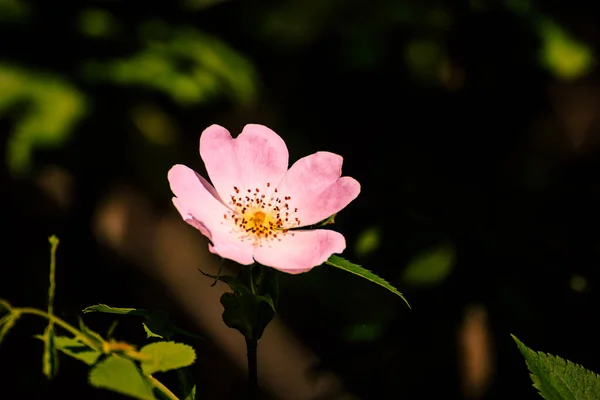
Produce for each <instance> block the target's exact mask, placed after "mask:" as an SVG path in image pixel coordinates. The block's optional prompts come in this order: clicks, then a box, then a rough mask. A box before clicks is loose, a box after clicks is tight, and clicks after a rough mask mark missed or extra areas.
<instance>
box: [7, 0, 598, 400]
mask: <svg viewBox="0 0 600 400" xmlns="http://www.w3.org/2000/svg"><path fill="white" fill-rule="evenodd" d="M565 4H566V3H565V2H562V1H548V0H546V1H543V2H542V1H531V0H506V1H491V0H471V1H466V0H465V1H446V2H440V1H423V0H418V1H417V0H414V1H393V0H382V1H378V2H342V1H321V0H307V1H302V2H298V1H277V2H276V1H263V2H257V1H234V0H230V1H218V0H212V1H211V0H179V1H173V2H158V1H156V2H144V3H141V2H134V1H121V0H105V1H88V2H79V3H77V4H73V5H70V4H61V5H57V4H56V3H55V2H46V1H41V0H35V1H29V2H26V1H21V0H0V35H1V37H2V38H3V40H1V41H0V137H1V139H2V140H1V141H0V158H1V159H0V161H1V167H0V168H1V169H0V179H1V182H0V185H1V186H0V187H1V188H2V189H1V193H2V196H1V203H0V205H1V207H0V222H1V224H2V228H3V231H4V235H3V239H2V241H1V247H0V251H1V253H0V255H1V259H2V262H1V264H0V265H1V268H2V270H1V271H2V275H1V276H0V297H2V298H6V299H7V300H9V301H10V302H11V303H12V304H14V305H16V306H21V305H22V306H36V307H40V308H45V301H46V293H47V271H48V261H49V252H48V243H47V237H48V236H50V235H52V234H56V235H58V236H59V237H60V239H61V245H60V246H59V250H58V259H57V262H58V264H57V268H58V269H57V295H56V301H55V312H56V313H57V314H58V315H59V316H60V317H62V318H65V319H67V320H69V321H71V322H75V321H76V318H77V315H78V314H79V313H80V311H81V309H83V308H84V307H86V306H89V305H91V304H96V303H106V304H110V305H113V306H117V307H140V308H148V309H164V310H166V311H168V312H169V313H170V314H171V316H172V318H173V319H174V320H175V321H176V323H177V324H178V325H180V326H182V327H184V328H185V329H187V330H189V331H193V332H197V333H198V334H200V335H202V336H203V337H204V340H197V341H195V342H193V343H192V344H193V346H194V348H195V349H196V352H197V355H198V361H197V363H196V365H195V367H194V371H195V376H196V378H197V384H198V398H204V399H213V398H214V399H237V398H243V396H244V393H245V392H244V390H245V372H244V368H245V358H244V349H243V341H242V337H241V336H240V335H239V334H238V333H237V332H235V331H233V330H230V329H228V328H226V327H225V326H224V325H223V323H222V321H221V320H220V313H221V312H222V308H221V305H220V303H219V301H218V299H219V296H220V294H221V293H223V291H224V290H225V288H224V287H221V285H217V286H215V287H210V284H211V283H212V282H211V280H209V279H207V278H204V277H202V276H201V275H200V273H198V272H197V270H196V268H198V267H200V268H202V269H203V270H206V271H216V268H217V267H218V262H219V260H218V259H217V258H216V257H214V256H212V255H210V254H209V253H208V252H207V242H206V240H205V239H204V238H203V237H202V236H201V235H200V233H199V232H197V231H195V230H194V229H193V228H191V227H189V226H188V225H187V224H185V223H184V222H183V221H181V219H180V218H179V216H178V215H177V213H176V211H175V209H174V207H173V206H172V204H171V200H170V199H171V196H172V195H171V192H170V189H169V186H168V182H167V180H166V174H167V171H168V169H169V168H170V167H171V166H172V165H173V164H176V163H182V164H186V165H188V166H190V167H192V168H194V169H196V170H197V171H199V172H201V173H205V171H204V170H203V164H202V162H201V160H200V157H199V155H198V139H199V135H200V133H201V132H202V130H203V129H204V128H205V127H207V126H209V125H210V124H213V123H217V124H220V125H223V126H225V127H226V128H228V129H229V130H230V132H231V133H232V134H233V135H237V134H238V133H239V132H241V130H242V128H243V126H244V125H245V124H246V123H261V124H264V125H267V126H269V127H270V128H272V129H273V130H275V131H276V132H277V133H279V134H280V135H281V136H282V137H283V138H284V140H286V143H287V144H288V147H289V150H290V161H291V162H293V161H295V160H297V159H298V158H300V157H302V156H305V155H307V154H310V153H312V152H315V151H318V150H327V151H331V152H335V153H338V154H341V155H342V156H343V157H344V166H343V172H344V175H349V176H352V177H354V178H356V179H357V180H358V181H359V182H360V183H361V185H362V192H361V194H360V196H359V197H358V198H357V199H356V200H355V201H354V202H353V203H351V205H350V206H348V207H347V208H346V209H345V210H344V211H343V212H341V213H340V214H339V215H338V216H337V217H336V224H335V225H334V228H335V229H336V230H338V231H340V232H342V233H343V234H344V235H345V236H346V239H347V243H348V247H347V249H346V251H345V253H344V256H345V257H347V258H349V259H350V260H351V261H354V262H356V263H359V264H361V265H363V266H365V267H366V268H368V269H371V270H373V271H374V272H376V273H377V274H378V275H380V276H382V277H384V278H386V279H387V280H389V281H390V282H391V283H392V284H394V285H395V286H396V287H398V288H399V290H400V291H402V292H403V293H404V294H405V295H406V296H407V298H408V300H409V301H410V303H411V305H412V310H408V309H407V307H406V306H405V304H404V303H403V302H402V301H401V300H400V299H399V298H397V297H395V296H394V295H392V294H390V293H388V292H386V291H385V290H384V289H382V288H380V287H378V286H376V285H373V284H371V283H369V282H367V281H363V280H361V279H359V278H357V277H355V276H353V275H350V274H346V273H343V272H341V271H339V270H333V269H331V268H329V267H326V266H321V267H318V268H315V269H314V270H313V271H311V272H310V273H308V274H302V275H299V276H282V277H281V278H282V279H281V291H282V303H281V306H280V312H279V316H278V319H277V320H276V321H274V322H273V324H272V325H270V326H269V327H268V328H267V330H266V333H265V337H264V338H263V339H262V340H261V342H260V345H259V374H260V375H261V379H262V382H261V384H262V388H263V390H264V395H265V398H273V399H284V400H286V399H350V398H352V399H388V398H389V399H398V398H406V399H414V398H430V397H431V398H436V397H441V396H443V397H444V398H456V399H505V398H507V397H510V396H520V397H523V398H531V399H535V398H538V395H537V394H536V393H535V390H534V389H533V388H532V387H531V383H530V380H529V377H528V372H527V370H526V367H525V363H524V361H523V359H522V357H521V356H520V354H519V352H518V350H517V348H516V346H515V344H514V342H513V341H512V339H511V338H510V335H509V334H510V333H512V334H515V335H516V336H517V337H519V338H520V339H521V340H522V341H523V342H524V343H526V344H527V345H529V346H531V347H532V348H533V349H536V350H543V351H546V352H550V353H553V354H558V355H560V356H562V357H565V358H568V359H571V360H572V361H574V362H578V363H581V364H583V365H584V366H586V367H587V368H590V369H592V370H595V371H600V361H599V360H600V358H599V357H598V346H597V344H596V338H597V337H599V336H600V331H599V328H597V324H596V323H595V322H596V321H594V318H595V316H596V315H597V312H596V310H597V305H598V290H597V283H598V272H597V271H598V265H599V264H600V263H599V262H600V260H599V258H600V241H599V237H598V233H597V232H598V229H597V227H598V222H600V213H599V207H598V204H600V203H599V201H600V181H599V178H598V176H599V175H598V172H600V154H599V153H600V151H599V150H600V149H599V140H598V138H599V136H598V133H599V125H598V115H599V111H600V85H599V82H598V69H597V64H596V56H595V54H597V52H598V46H599V44H600V36H599V34H600V32H599V28H598V26H600V25H598V20H599V17H600V13H599V10H598V9H597V7H595V6H594V2H592V1H574V2H569V5H568V6H566V5H565ZM226 266H227V268H229V271H230V273H234V270H235V268H236V267H235V266H234V265H232V264H228V263H226ZM113 319H114V318H112V317H110V316H106V315H93V314H90V315H86V317H85V320H86V323H88V325H90V326H91V327H92V328H94V329H97V330H98V331H99V332H105V331H106V330H107V329H108V327H109V326H110V324H111V322H112V321H113ZM117 319H119V321H120V324H119V326H118V327H117V330H116V331H115V332H116V333H115V335H116V336H117V337H118V338H120V339H123V340H128V341H131V342H135V343H143V342H144V340H145V337H144V332H143V330H142V329H141V326H140V323H139V321H136V320H135V319H127V318H117ZM43 327H44V324H43V322H42V321H38V320H35V319H27V320H24V321H21V322H19V323H18V325H17V327H16V328H15V329H14V330H13V331H11V332H10V334H9V335H8V337H7V338H6V339H5V342H4V343H3V345H2V347H0V370H2V375H1V381H2V384H3V389H2V390H3V393H11V394H12V396H13V397H14V398H22V399H38V398H40V399H41V398H50V396H61V395H62V394H64V393H67V392H68V393H73V394H75V395H76V396H78V397H81V398H94V399H96V398H97V399H109V398H115V399H117V398H121V397H119V396H117V395H115V394H112V393H110V392H106V391H102V390H96V389H93V388H90V387H88V385H87V382H86V380H87V375H86V374H87V372H86V370H85V369H83V368H81V364H79V363H78V362H77V361H75V360H71V359H66V358H65V357H62V358H61V370H60V371H59V375H58V377H57V378H56V379H55V380H54V381H52V382H47V381H46V380H45V378H44V377H43V375H42V372H41V351H42V345H41V342H39V341H37V340H35V339H33V338H32V335H33V334H37V333H41V331H42V330H43ZM238 336H239V337H238ZM166 383H167V384H169V383H171V384H174V382H170V381H169V379H166Z"/></svg>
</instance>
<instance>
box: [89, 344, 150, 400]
mask: <svg viewBox="0 0 600 400" xmlns="http://www.w3.org/2000/svg"><path fill="white" fill-rule="evenodd" d="M89 382H90V384H91V385H92V386H94V387H97V388H102V389H108V390H112V391H114V392H117V393H121V394H124V395H127V396H130V397H133V398H136V399H141V400H155V399H156V398H155V397H154V394H153V393H152V387H151V386H150V383H149V382H148V381H147V380H146V378H145V377H144V376H143V375H142V374H141V372H140V370H139V369H138V368H137V367H136V365H135V363H134V362H133V361H131V360H128V359H126V358H122V357H119V356H116V355H112V356H110V357H107V358H106V359H105V360H103V361H100V362H99V363H97V364H96V366H95V367H94V368H92V370H91V371H90V375H89Z"/></svg>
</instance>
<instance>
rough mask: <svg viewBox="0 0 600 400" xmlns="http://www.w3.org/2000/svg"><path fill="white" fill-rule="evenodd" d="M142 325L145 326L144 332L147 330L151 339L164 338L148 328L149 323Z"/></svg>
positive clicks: (147, 335) (147, 334) (147, 336)
mask: <svg viewBox="0 0 600 400" xmlns="http://www.w3.org/2000/svg"><path fill="white" fill-rule="evenodd" d="M142 326H143V327H144V332H146V338H148V339H150V338H158V339H163V336H161V335H159V334H157V333H154V332H152V331H151V330H150V328H148V325H146V324H145V323H142Z"/></svg>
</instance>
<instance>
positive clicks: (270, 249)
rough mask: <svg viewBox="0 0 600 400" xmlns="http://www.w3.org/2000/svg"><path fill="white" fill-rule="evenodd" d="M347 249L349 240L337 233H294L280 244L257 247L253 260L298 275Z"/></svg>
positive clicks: (311, 231) (288, 235) (318, 231)
mask: <svg viewBox="0 0 600 400" xmlns="http://www.w3.org/2000/svg"><path fill="white" fill-rule="evenodd" d="M345 248H346V239H344V236H343V235H342V234H341V233H338V232H335V231H330V230H326V229H315V230H310V231H293V232H288V233H287V234H286V235H284V236H282V237H281V241H275V242H271V243H269V245H264V246H262V247H257V248H256V249H255V251H254V259H255V260H256V261H257V262H259V263H261V264H263V265H266V266H268V267H273V268H275V269H278V270H280V271H283V272H287V273H288V274H299V273H302V272H307V271H309V270H311V269H312V268H314V267H316V266H318V265H321V264H323V263H324V262H325V261H327V259H328V258H329V256H331V255H332V254H333V253H341V252H342V251H344V249H345Z"/></svg>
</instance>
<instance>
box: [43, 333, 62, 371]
mask: <svg viewBox="0 0 600 400" xmlns="http://www.w3.org/2000/svg"><path fill="white" fill-rule="evenodd" d="M42 340H43V342H44V353H43V355H42V371H43V372H44V375H46V377H47V378H48V379H53V378H54V377H55V376H56V374H57V373H58V351H57V350H56V343H55V336H54V327H53V325H52V324H49V325H48V326H47V327H46V329H45V330H44V334H43V335H42Z"/></svg>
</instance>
